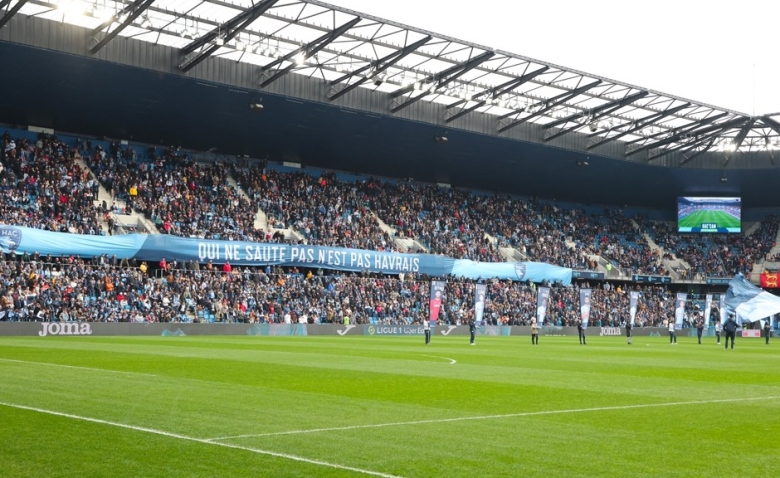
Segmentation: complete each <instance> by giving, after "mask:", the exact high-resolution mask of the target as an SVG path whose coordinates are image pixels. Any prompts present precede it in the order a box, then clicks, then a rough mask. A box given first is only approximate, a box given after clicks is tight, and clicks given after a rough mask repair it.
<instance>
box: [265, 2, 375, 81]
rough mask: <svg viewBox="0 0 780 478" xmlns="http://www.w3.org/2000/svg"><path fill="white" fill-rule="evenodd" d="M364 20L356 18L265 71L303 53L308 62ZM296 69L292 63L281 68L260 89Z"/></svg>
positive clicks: (294, 51) (290, 54) (271, 64)
mask: <svg viewBox="0 0 780 478" xmlns="http://www.w3.org/2000/svg"><path fill="white" fill-rule="evenodd" d="M360 20H362V18H361V17H355V18H353V19H352V20H350V21H348V22H347V23H345V24H343V25H341V26H340V27H338V28H336V29H335V30H332V31H330V32H328V33H326V34H324V35H322V36H321V37H319V38H317V39H316V40H314V41H312V42H309V43H307V44H306V45H303V46H302V47H300V48H297V49H295V50H293V51H291V52H290V53H288V54H286V55H285V56H284V57H282V58H279V59H277V60H276V61H273V62H271V63H270V64H269V65H267V66H265V67H263V70H264V71H266V70H268V69H270V68H272V67H274V66H276V65H281V64H282V63H283V62H285V61H290V60H291V59H292V58H294V57H295V56H296V55H298V54H300V53H303V59H304V60H306V59H308V58H310V57H311V56H313V55H314V54H316V53H317V52H318V51H320V50H322V49H323V48H325V47H326V46H328V44H329V43H331V42H332V41H333V40H335V39H336V38H338V37H340V36H341V35H343V34H344V33H346V32H347V31H348V30H349V29H350V28H352V27H354V26H355V25H357V24H358V22H360ZM293 68H295V63H291V64H289V65H287V66H286V67H284V68H281V69H279V70H277V71H276V73H274V74H273V75H271V76H270V77H269V78H267V79H266V80H265V81H263V82H262V83H260V87H262V88H265V87H266V86H268V85H270V84H271V83H273V82H274V81H276V80H277V79H278V78H280V77H282V76H284V75H286V74H287V73H289V72H290V71H292V69H293Z"/></svg>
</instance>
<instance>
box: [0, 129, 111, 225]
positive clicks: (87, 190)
mask: <svg viewBox="0 0 780 478" xmlns="http://www.w3.org/2000/svg"><path fill="white" fill-rule="evenodd" d="M77 157H78V151H74V150H72V149H70V148H68V146H66V145H65V144H64V143H62V142H61V141H58V140H57V139H56V138H54V137H53V136H50V135H47V134H44V133H41V134H40V135H39V136H38V139H37V141H28V140H27V139H24V138H21V139H15V138H12V137H11V135H10V134H9V133H7V132H6V133H4V134H3V137H2V147H0V222H2V223H5V224H14V225H19V226H27V227H33V228H38V229H44V230H47V231H57V232H69V233H75V234H103V230H102V229H101V227H100V224H99V213H98V210H97V209H96V208H95V206H94V203H93V201H94V200H95V199H96V197H97V188H98V184H97V182H96V181H94V179H92V178H91V177H90V175H89V172H88V171H86V170H84V169H82V168H81V167H79V165H78V164H76V162H75V159H76V158H77Z"/></svg>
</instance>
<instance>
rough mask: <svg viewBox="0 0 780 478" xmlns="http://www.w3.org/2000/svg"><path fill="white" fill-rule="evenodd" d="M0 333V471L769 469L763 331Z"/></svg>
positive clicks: (775, 437)
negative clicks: (584, 336)
mask: <svg viewBox="0 0 780 478" xmlns="http://www.w3.org/2000/svg"><path fill="white" fill-rule="evenodd" d="M467 341H468V338H467V337H452V336H449V337H442V336H438V337H434V341H433V343H432V344H431V345H429V346H425V345H423V344H422V338H418V337H362V336H361V337H192V336H190V337H151V338H139V337H135V338H124V337H122V338H105V337H47V338H40V337H35V338H31V337H27V338H17V337H0V463H1V465H0V467H1V468H0V469H1V470H2V472H0V475H2V476H4V477H27V476H35V477H38V476H41V477H47V478H51V477H84V476H111V477H163V476H165V477H167V476H172V477H179V476H184V477H189V476H197V477H239V476H251V477H256V476H261V477H308V476H325V477H361V476H380V477H396V476H398V477H421V478H422V477H469V478H472V477H493V476H500V477H536V476H539V477H550V476H566V477H579V476H582V477H593V476H604V477H615V476H632V477H635V476H644V477H658V476H679V477H684V476H685V477H687V476H696V477H709V476H711V477H721V476H724V475H725V476H741V477H744V476H755V477H768V476H776V474H777V470H778V467H779V466H780V464H779V463H778V460H779V459H780V348H778V347H780V344H778V343H772V344H770V345H768V346H767V345H764V341H763V339H739V338H738V339H737V346H736V348H735V350H724V349H723V347H722V346H718V345H716V344H715V340H714V339H713V338H705V340H704V342H705V343H704V344H702V345H698V344H697V343H696V339H695V338H690V337H681V338H680V339H679V342H680V343H679V344H678V345H677V346H671V345H669V343H668V340H667V339H666V338H664V337H635V338H634V344H633V345H630V346H629V345H627V344H626V342H625V338H624V337H599V336H593V337H589V338H588V345H586V346H580V345H579V344H578V343H577V339H576V338H572V337H551V338H547V337H541V339H540V345H538V346H532V345H531V344H530V339H529V338H528V337H478V338H477V344H476V346H473V347H471V346H469V345H468V343H467Z"/></svg>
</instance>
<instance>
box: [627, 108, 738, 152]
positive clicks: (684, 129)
mask: <svg viewBox="0 0 780 478" xmlns="http://www.w3.org/2000/svg"><path fill="white" fill-rule="evenodd" d="M728 115H729V113H726V112H723V113H720V114H717V115H714V116H710V117H708V118H704V119H702V120H699V121H694V122H693V123H691V124H687V125H685V126H683V127H681V128H679V129H678V131H677V133H676V134H675V135H673V136H669V137H667V138H665V139H662V140H659V141H657V142H655V143H651V144H644V145H642V146H640V147H638V148H636V149H633V150H631V151H629V152H627V153H626V156H631V155H632V154H635V153H638V152H640V151H644V150H646V149H653V148H654V147H655V146H663V145H664V144H668V143H672V142H674V141H677V140H679V139H680V136H682V135H683V134H688V133H690V132H691V131H694V130H695V129H696V128H699V127H701V126H706V125H708V124H710V123H713V122H715V121H718V120H719V119H721V118H723V117H725V116H728ZM664 134H665V132H664V131H662V132H660V133H655V134H653V135H651V136H649V137H648V138H646V139H655V138H660V137H661V136H663V135H664ZM669 138H674V139H672V140H670V139H669ZM639 141H642V139H641V138H640V139H635V140H633V141H629V142H628V143H626V144H627V145H631V144H634V143H636V142H639Z"/></svg>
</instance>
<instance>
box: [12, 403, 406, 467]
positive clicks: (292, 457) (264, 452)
mask: <svg viewBox="0 0 780 478" xmlns="http://www.w3.org/2000/svg"><path fill="white" fill-rule="evenodd" d="M0 406H5V407H10V408H17V409H19V410H29V411H32V412H38V413H44V414H47V415H54V416H58V417H65V418H72V419H74V420H82V421H85V422H91V423H98V424H101V425H110V426H112V427H118V428H126V429H128V430H135V431H139V432H145V433H151V434H153V435H160V436H164V437H169V438H178V439H179V440H186V441H191V442H195V443H203V444H206V445H215V446H221V447H223V448H232V449H235V450H243V451H249V452H252V453H257V454H259V455H267V456H273V457H275V458H285V459H287V460H292V461H298V462H301V463H308V464H311V465H319V466H326V467H329V468H336V469H338V470H346V471H354V472H355V473H361V474H363V475H371V476H379V477H381V478H402V477H399V476H397V475H391V474H388V473H380V472H378V471H371V470H363V469H361V468H354V467H351V466H346V465H339V464H337V463H329V462H327V461H321V460H314V459H311V458H305V457H302V456H297V455H290V454H287V453H278V452H275V451H269V450H261V449H259V448H251V447H248V446H241V445H230V444H228V443H218V442H212V441H209V440H204V439H203V438H195V437H189V436H186V435H179V434H178V433H171V432H166V431H163V430H155V429H154V428H146V427H137V426H134V425H127V424H125V423H117V422H110V421H108V420H101V419H99V418H90V417H83V416H80V415H73V414H70V413H63V412H57V411H54V410H46V409H44V408H36V407H28V406H26V405H18V404H15V403H6V402H0Z"/></svg>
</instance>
